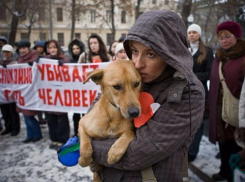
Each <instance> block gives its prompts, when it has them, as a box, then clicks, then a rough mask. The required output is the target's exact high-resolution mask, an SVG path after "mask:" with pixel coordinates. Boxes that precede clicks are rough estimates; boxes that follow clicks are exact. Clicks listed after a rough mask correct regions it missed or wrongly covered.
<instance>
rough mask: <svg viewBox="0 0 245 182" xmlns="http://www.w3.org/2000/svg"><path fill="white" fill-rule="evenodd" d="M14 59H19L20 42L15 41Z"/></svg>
mask: <svg viewBox="0 0 245 182" xmlns="http://www.w3.org/2000/svg"><path fill="white" fill-rule="evenodd" d="M14 51H15V52H14V60H15V61H17V60H18V57H19V48H18V42H15V43H14Z"/></svg>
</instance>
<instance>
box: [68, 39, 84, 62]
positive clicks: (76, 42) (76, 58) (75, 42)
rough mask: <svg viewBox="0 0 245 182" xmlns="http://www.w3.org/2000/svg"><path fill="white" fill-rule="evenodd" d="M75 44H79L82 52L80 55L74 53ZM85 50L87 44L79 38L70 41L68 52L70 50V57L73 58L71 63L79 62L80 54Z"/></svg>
mask: <svg viewBox="0 0 245 182" xmlns="http://www.w3.org/2000/svg"><path fill="white" fill-rule="evenodd" d="M73 45H77V46H78V47H79V48H80V50H81V52H80V54H79V55H74V54H73V52H72V47H73ZM84 51H85V45H84V43H83V42H81V41H79V40H77V39H74V40H73V41H71V42H70V44H69V45H68V52H69V55H70V59H71V63H77V62H78V59H79V56H80V55H81V54H82V53H83V52H84Z"/></svg>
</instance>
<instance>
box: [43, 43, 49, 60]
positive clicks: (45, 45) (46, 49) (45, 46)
mask: <svg viewBox="0 0 245 182" xmlns="http://www.w3.org/2000/svg"><path fill="white" fill-rule="evenodd" d="M48 43H49V40H48V41H46V42H45V43H44V53H45V55H46V56H47V55H49V49H48V46H47V45H48Z"/></svg>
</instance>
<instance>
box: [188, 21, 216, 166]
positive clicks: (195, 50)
mask: <svg viewBox="0 0 245 182" xmlns="http://www.w3.org/2000/svg"><path fill="white" fill-rule="evenodd" d="M201 36H202V30H201V27H200V26H199V25H197V24H192V25H190V26H189V27H188V29H187V37H188V44H189V51H190V52H191V54H192V57H193V72H194V73H195V75H196V76H197V78H198V79H199V80H200V81H201V82H202V84H203V87H204V89H205V95H206V103H207V96H208V87H207V81H208V80H209V76H210V72H211V67H212V63H213V59H214V57H213V51H212V49H211V48H209V47H206V46H205V45H204V43H203V41H202V39H201ZM206 109H207V104H206ZM203 129H204V123H202V125H201V127H200V128H199V130H198V131H197V133H196V135H195V137H194V139H193V141H192V143H191V145H190V147H189V151H188V161H189V162H192V161H194V160H195V158H196V156H197V154H198V152H199V145H200V142H201V138H202V135H203Z"/></svg>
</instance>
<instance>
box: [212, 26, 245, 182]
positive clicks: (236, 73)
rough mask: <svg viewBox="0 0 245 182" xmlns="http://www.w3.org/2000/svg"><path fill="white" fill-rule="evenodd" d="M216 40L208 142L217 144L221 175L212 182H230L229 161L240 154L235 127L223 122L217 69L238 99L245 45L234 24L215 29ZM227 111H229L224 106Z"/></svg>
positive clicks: (243, 68) (221, 92)
mask: <svg viewBox="0 0 245 182" xmlns="http://www.w3.org/2000/svg"><path fill="white" fill-rule="evenodd" d="M216 32H217V37H218V40H219V44H220V46H221V47H220V48H219V49H218V50H217V53H216V55H215V60H214V63H213V66H212V70H211V75H210V94H209V102H210V103H209V104H210V105H209V107H210V110H209V122H210V125H209V126H210V129H209V131H210V132H209V140H210V141H211V142H212V143H216V142H218V143H219V149H220V160H221V165H220V171H219V173H217V174H214V175H213V176H212V178H213V181H221V180H224V179H226V180H228V182H230V181H232V170H231V168H230V166H229V163H228V161H229V158H230V157H231V155H232V154H235V153H237V152H239V151H241V150H242V148H241V147H239V146H238V145H237V143H236V141H235V140H234V131H235V129H236V128H235V127H234V126H232V125H230V124H228V123H227V122H225V121H224V119H223V118H222V114H221V113H222V107H223V105H222V104H223V102H222V100H223V89H222V85H221V83H220V82H221V81H220V77H219V66H220V65H221V70H222V73H223V76H224V78H225V83H226V85H227V87H228V89H229V90H230V92H231V94H232V95H233V96H234V97H235V98H236V99H238V100H239V99H240V93H241V89H242V83H243V81H244V71H245V67H244V60H245V41H244V40H242V39H241V38H242V28H241V26H240V25H239V24H238V23H236V22H233V21H226V22H223V23H221V24H219V25H218V27H217V29H216ZM226 107H229V106H227V105H226Z"/></svg>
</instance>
